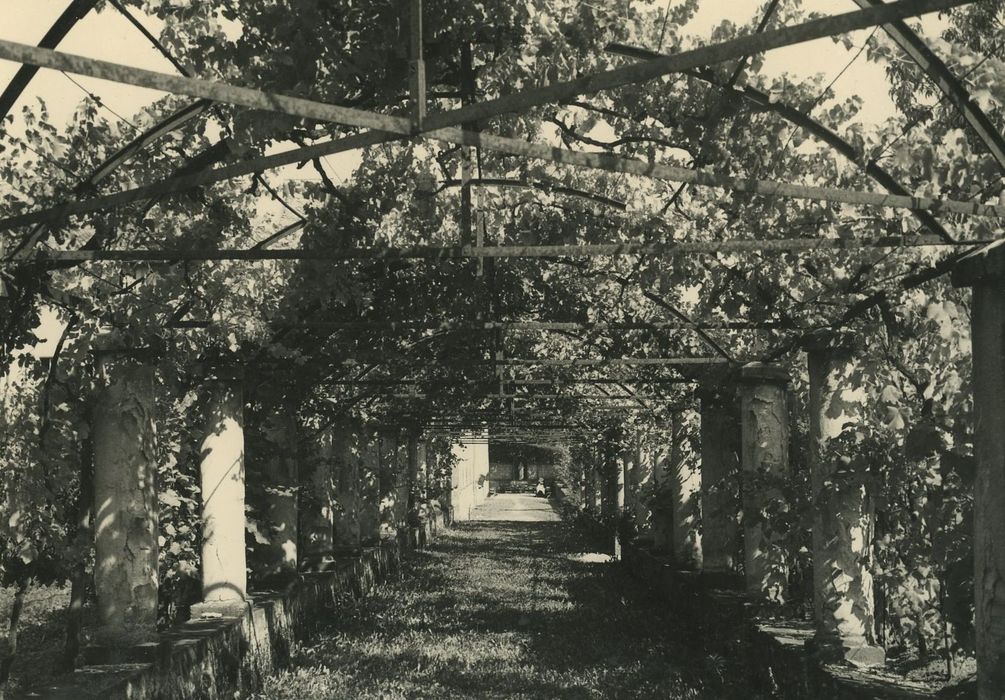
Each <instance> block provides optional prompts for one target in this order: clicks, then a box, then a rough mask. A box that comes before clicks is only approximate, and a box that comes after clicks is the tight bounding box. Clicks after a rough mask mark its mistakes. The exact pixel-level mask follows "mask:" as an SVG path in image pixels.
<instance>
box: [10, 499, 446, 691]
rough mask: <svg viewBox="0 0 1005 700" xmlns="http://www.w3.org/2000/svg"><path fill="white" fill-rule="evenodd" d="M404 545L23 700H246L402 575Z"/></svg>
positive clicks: (432, 530) (306, 579) (266, 596)
mask: <svg viewBox="0 0 1005 700" xmlns="http://www.w3.org/2000/svg"><path fill="white" fill-rule="evenodd" d="M442 527H444V522H443V518H442V516H441V515H439V514H438V513H437V514H434V515H433V517H431V518H429V519H428V520H427V521H426V522H424V523H423V524H422V525H421V526H418V527H415V528H412V529H411V530H409V534H408V536H407V539H408V540H411V543H409V544H411V545H412V546H414V545H415V544H418V545H419V546H422V545H424V544H425V543H426V542H427V541H431V540H432V539H433V537H434V536H435V534H436V532H437V531H438V530H439V529H440V528H442ZM403 534H404V533H403ZM403 539H406V538H404V537H403ZM403 544H404V543H388V544H385V545H382V546H380V547H375V548H369V549H365V550H363V552H362V553H361V554H360V555H359V556H356V557H345V558H340V559H337V560H336V561H335V562H334V563H333V564H332V565H331V566H330V567H329V568H328V570H326V571H323V572H318V573H308V574H302V575H300V576H299V577H298V578H297V579H296V580H294V581H292V582H291V583H289V584H288V585H286V586H285V587H284V588H282V589H281V590H276V591H258V592H255V593H253V594H252V598H253V601H252V602H251V603H249V605H248V608H247V610H246V612H245V613H244V615H243V616H241V617H229V618H218V619H198V620H190V621H189V622H186V623H183V624H181V625H179V626H177V627H175V628H173V629H171V630H168V631H167V632H164V633H162V634H161V635H160V636H159V639H158V640H157V641H156V642H151V643H150V644H145V645H139V646H136V647H132V648H129V649H125V650H116V651H114V652H111V651H108V650H101V649H91V650H89V652H88V654H87V655H86V656H87V657H88V658H87V660H88V661H89V663H88V665H86V666H85V667H84V668H82V669H80V670H78V671H76V672H75V673H73V674H72V675H71V676H68V677H67V679H66V680H65V682H62V683H61V684H60V685H54V686H50V687H47V688H36V689H35V690H34V691H33V692H31V693H29V694H27V695H25V696H24V697H32V698H60V699H66V700H70V699H71V698H72V699H77V698H99V697H100V698H101V699H102V700H119V699H120V698H121V699H123V700H125V699H129V700H138V699H145V698H151V699H153V698H156V699H157V700H187V699H189V698H192V699H195V698H211V699H212V698H224V697H227V698H232V697H235V694H236V693H239V694H240V695H244V694H246V693H248V692H250V691H253V690H255V689H256V688H258V687H259V686H260V685H261V682H262V680H263V679H264V678H265V677H267V676H269V675H271V674H273V673H275V672H276V671H277V670H279V669H281V668H282V667H283V666H285V665H287V664H288V663H289V660H290V658H291V655H292V650H293V648H294V647H295V646H296V644H297V642H298V641H300V640H302V639H305V638H308V637H309V636H310V635H311V634H312V633H314V632H316V631H317V630H318V629H319V628H320V627H322V626H323V625H325V624H329V623H330V622H331V620H332V619H333V618H334V617H335V616H336V615H337V614H338V610H339V608H340V606H341V605H343V604H345V603H346V602H348V601H351V600H353V599H356V598H360V597H362V596H366V595H368V594H369V593H370V592H371V591H372V590H373V588H374V587H375V586H376V585H377V584H378V583H380V582H382V581H386V580H388V579H389V578H390V577H391V576H394V575H397V574H398V572H399V569H400V563H401V553H402V549H403V546H402V545H403ZM406 546H407V545H406Z"/></svg>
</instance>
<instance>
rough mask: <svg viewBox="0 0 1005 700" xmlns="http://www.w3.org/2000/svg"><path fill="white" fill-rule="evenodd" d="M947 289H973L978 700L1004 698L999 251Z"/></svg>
mask: <svg viewBox="0 0 1005 700" xmlns="http://www.w3.org/2000/svg"><path fill="white" fill-rule="evenodd" d="M953 284H955V285H956V286H958V287H973V302H972V308H971V311H970V323H971V341H972V343H973V354H974V376H973V387H974V417H975V430H974V453H975V456H976V458H977V473H976V478H975V481H974V594H975V608H974V628H975V632H976V637H977V690H978V696H979V697H980V700H992V699H994V700H1001V699H1002V698H1005V248H1003V247H1002V245H1001V244H995V245H994V246H991V247H989V248H985V249H984V250H982V251H980V252H979V253H978V254H973V255H969V256H967V257H966V258H964V259H963V260H962V261H961V262H960V263H959V264H958V266H957V268H956V270H955V271H954V272H953Z"/></svg>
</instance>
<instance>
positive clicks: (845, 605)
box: [808, 340, 886, 666]
mask: <svg viewBox="0 0 1005 700" xmlns="http://www.w3.org/2000/svg"><path fill="white" fill-rule="evenodd" d="M808 363H809V379H810V390H809V413H810V426H809V428H810V430H809V433H810V434H809V438H810V452H809V466H810V482H811V487H812V493H813V503H814V508H813V510H814V517H813V608H814V619H815V621H816V639H815V641H816V646H817V647H818V649H819V653H820V656H821V658H822V659H825V660H828V661H846V662H848V663H851V664H853V665H856V666H881V665H883V664H884V663H885V661H886V653H885V652H884V650H883V649H882V648H881V647H879V646H877V645H876V631H875V618H874V597H873V584H872V574H871V573H870V571H869V565H870V562H871V560H872V535H873V527H874V523H873V506H872V488H873V484H872V480H871V478H870V477H869V476H868V472H867V470H866V468H865V465H856V464H854V463H846V462H843V461H842V460H841V458H840V455H837V454H831V453H830V451H829V450H828V447H829V446H830V443H831V442H832V441H834V440H836V439H837V438H838V437H839V436H842V435H843V436H844V438H845V439H849V440H852V441H856V440H858V439H860V437H857V436H856V432H855V431H856V429H858V428H860V426H861V424H862V423H863V422H864V417H863V413H864V411H865V405H864V404H865V400H866V392H865V390H864V389H863V387H862V373H861V370H860V369H859V367H858V366H857V365H856V364H855V362H854V361H853V360H852V355H851V350H850V349H849V348H846V347H841V346H840V345H836V344H834V343H832V342H828V341H825V340H818V342H815V343H814V344H813V346H812V347H810V348H808ZM857 435H858V436H860V435H861V432H859V433H858V434H857Z"/></svg>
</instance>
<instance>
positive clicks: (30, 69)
mask: <svg viewBox="0 0 1005 700" xmlns="http://www.w3.org/2000/svg"><path fill="white" fill-rule="evenodd" d="M97 4H98V0H73V1H72V2H71V3H70V4H69V5H68V6H67V8H66V9H65V10H64V11H63V14H61V15H60V16H59V18H58V19H57V20H56V21H55V22H54V23H53V24H52V26H51V27H49V31H47V32H46V33H45V36H43V37H42V41H40V42H39V43H38V45H39V46H41V47H43V48H47V49H52V48H55V47H56V46H58V45H59V42H61V41H62V40H63V39H64V38H65V37H66V35H67V34H69V33H70V30H71V29H73V27H74V26H76V24H77V22H79V21H80V20H82V19H83V18H84V17H85V16H86V15H87V13H88V12H90V11H91V9H92V8H93V7H94V6H95V5H97ZM36 73H38V66H34V65H24V66H21V67H20V68H19V69H18V71H17V73H15V74H14V77H13V78H11V81H10V82H9V83H8V84H7V87H5V88H4V91H3V93H0V121H2V120H3V118H4V117H6V116H7V112H9V111H10V108H11V107H13V106H14V103H15V102H17V99H18V98H19V97H20V96H21V93H22V92H24V89H25V88H26V87H28V83H30V82H31V79H32V78H34V77H35V74H36Z"/></svg>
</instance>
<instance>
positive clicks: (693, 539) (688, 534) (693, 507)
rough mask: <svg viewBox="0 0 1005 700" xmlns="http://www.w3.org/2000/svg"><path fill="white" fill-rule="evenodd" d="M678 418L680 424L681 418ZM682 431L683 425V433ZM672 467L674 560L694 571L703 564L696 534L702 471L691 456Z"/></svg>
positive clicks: (697, 533)
mask: <svg viewBox="0 0 1005 700" xmlns="http://www.w3.org/2000/svg"><path fill="white" fill-rule="evenodd" d="M680 419H681V420H682V421H683V417H681V418H680ZM685 431H686V422H685V426H684V430H682V433H684V432H685ZM682 437H683V435H682ZM689 457H690V458H689ZM673 466H675V467H676V468H673ZM673 466H672V467H671V469H672V471H671V472H670V473H669V474H668V476H669V477H670V493H671V496H672V498H673V510H672V512H673V528H672V536H673V557H674V561H675V562H676V563H677V566H679V567H680V568H682V569H695V570H696V569H700V568H701V561H702V553H701V533H700V532H699V531H698V523H699V522H700V521H701V504H700V497H699V491H700V490H701V471H700V470H699V468H698V465H697V464H696V463H695V460H694V458H693V454H689V455H684V458H683V459H679V460H677V463H676V465H673Z"/></svg>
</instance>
